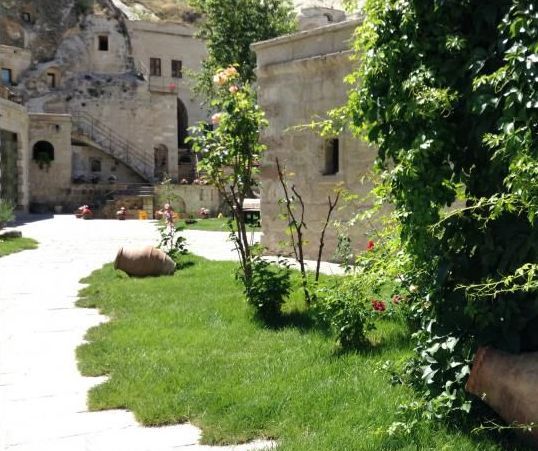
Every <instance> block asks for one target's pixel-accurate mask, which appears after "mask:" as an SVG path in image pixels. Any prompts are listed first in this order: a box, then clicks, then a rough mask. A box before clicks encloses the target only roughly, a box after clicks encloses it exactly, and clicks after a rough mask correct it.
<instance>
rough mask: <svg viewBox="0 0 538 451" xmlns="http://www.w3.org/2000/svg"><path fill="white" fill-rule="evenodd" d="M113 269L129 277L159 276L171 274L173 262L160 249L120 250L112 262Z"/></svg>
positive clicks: (173, 269) (149, 247)
mask: <svg viewBox="0 0 538 451" xmlns="http://www.w3.org/2000/svg"><path fill="white" fill-rule="evenodd" d="M114 268H115V269H121V270H122V271H125V272H126V273H127V274H129V275H130V276H140V277H142V276H159V275H167V274H173V273H174V271H175V269H176V264H175V262H174V261H173V260H172V259H171V258H170V257H169V256H168V255H166V254H165V253H164V252H163V251H161V250H160V249H156V248H154V247H152V246H146V247H143V248H131V249H129V248H127V249H126V248H123V247H122V248H120V250H119V251H118V254H117V255H116V260H115V261H114Z"/></svg>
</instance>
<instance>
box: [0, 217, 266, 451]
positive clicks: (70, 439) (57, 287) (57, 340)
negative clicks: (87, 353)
mask: <svg viewBox="0 0 538 451" xmlns="http://www.w3.org/2000/svg"><path fill="white" fill-rule="evenodd" d="M18 229H19V230H21V231H22V232H23V236H27V237H32V238H35V239H36V240H38V241H39V243H40V245H39V248H38V249H36V250H31V251H24V252H20V253H16V254H12V255H9V256H7V257H2V258H0V450H9V451H49V450H50V451H64V450H65V451H146V450H147V451H161V450H162V451H165V450H183V449H185V450H186V449H188V450H200V451H202V450H223V451H224V450H236V451H239V450H251V449H262V448H266V447H267V446H268V445H270V443H268V442H262V441H260V442H255V443H250V444H246V445H242V446H232V447H208V446H201V445H199V439H200V436H201V432H200V430H199V429H197V428H196V427H194V426H192V425H190V424H184V425H176V426H167V427H163V428H144V427H141V426H140V425H138V423H137V422H136V421H135V419H134V416H133V415H132V414H131V413H130V412H127V411H120V410H111V411H104V412H89V411H88V410H87V408H86V396H87V392H88V389H89V388H90V387H92V386H93V385H96V384H98V383H100V382H102V381H103V378H88V377H82V376H81V375H80V373H79V372H78V370H77V366H76V361H75V348H76V347H77V346H78V345H79V344H80V343H82V341H83V336H84V334H85V332H86V331H87V330H88V328H90V327H92V326H95V325H96V324H99V323H100V322H102V321H106V318H105V317H102V316H100V315H99V314H98V313H97V311H96V310H93V309H81V308H76V307H75V306H74V302H75V300H76V298H77V293H78V291H79V289H80V288H81V287H82V285H80V284H79V280H80V279H81V278H82V277H84V276H86V275H88V274H89V273H90V272H91V271H92V270H94V269H97V268H99V267H101V266H102V265H103V264H104V263H107V262H110V261H112V260H113V259H114V257H115V255H116V252H117V250H118V248H119V247H121V246H123V245H147V244H154V243H155V242H156V239H157V238H158V235H157V233H156V229H155V226H154V225H153V224H152V223H151V222H149V221H124V222H120V221H103V220H91V221H84V220H81V219H75V218H74V217H73V216H56V217H54V218H53V219H46V220H42V221H36V222H32V223H28V224H25V225H22V226H20V227H18ZM188 235H189V236H188V240H189V243H190V248H191V249H192V250H193V251H196V250H198V249H199V248H202V249H199V253H201V254H203V253H204V252H206V251H205V249H206V248H210V249H212V251H213V256H214V257H215V258H216V259H230V258H233V253H232V251H231V249H232V246H231V244H230V243H227V242H226V240H225V236H226V234H225V233H222V234H221V233H216V234H211V235H210V237H211V239H208V236H207V233H203V232H195V231H192V232H189V234H188Z"/></svg>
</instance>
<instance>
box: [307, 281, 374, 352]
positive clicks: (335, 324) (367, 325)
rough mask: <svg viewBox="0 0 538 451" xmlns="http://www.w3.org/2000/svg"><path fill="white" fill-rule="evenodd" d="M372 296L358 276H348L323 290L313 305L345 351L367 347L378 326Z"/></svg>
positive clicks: (321, 289)
mask: <svg viewBox="0 0 538 451" xmlns="http://www.w3.org/2000/svg"><path fill="white" fill-rule="evenodd" d="M370 299H371V293H370V289H369V287H368V286H367V285H365V284H364V283H363V280H362V279H361V278H359V277H354V276H347V277H345V279H344V280H342V281H338V282H337V283H335V284H334V285H333V286H329V287H323V288H320V290H319V292H318V296H317V300H316V303H315V304H314V307H315V310H316V313H317V316H318V318H319V319H320V320H321V321H322V322H323V323H325V324H328V325H329V326H330V327H331V329H332V331H333V333H334V334H335V335H336V338H337V341H338V344H339V345H340V346H341V347H342V348H344V349H354V348H360V347H362V346H364V345H365V344H366V343H367V342H368V340H367V335H366V334H367V333H368V332H369V331H371V330H373V329H374V327H375V323H374V320H375V314H376V313H375V311H374V310H373V308H372V305H371V303H370Z"/></svg>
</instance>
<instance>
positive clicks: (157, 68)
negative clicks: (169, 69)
mask: <svg viewBox="0 0 538 451" xmlns="http://www.w3.org/2000/svg"><path fill="white" fill-rule="evenodd" d="M149 74H150V75H154V76H156V77H160V76H161V59H160V58H150V59H149Z"/></svg>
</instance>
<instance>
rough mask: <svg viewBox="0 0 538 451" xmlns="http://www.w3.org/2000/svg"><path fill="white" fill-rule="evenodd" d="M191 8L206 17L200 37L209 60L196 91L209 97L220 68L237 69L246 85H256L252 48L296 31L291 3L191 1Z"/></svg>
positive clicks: (281, 0) (278, 0)
mask: <svg viewBox="0 0 538 451" xmlns="http://www.w3.org/2000/svg"><path fill="white" fill-rule="evenodd" d="M190 4H191V5H192V6H193V7H195V8H196V9H197V10H198V11H199V12H200V13H201V14H202V15H203V16H204V21H203V22H202V24H201V25H200V32H199V37H200V38H202V39H204V42H205V44H206V46H207V51H208V56H207V58H206V59H205V60H204V61H203V63H202V71H201V74H200V75H199V77H198V81H197V88H198V90H199V91H200V92H202V93H205V94H206V96H207V95H208V94H210V93H211V92H212V87H213V85H212V83H211V79H212V77H213V75H214V74H215V73H216V72H217V70H218V69H219V68H224V67H228V66H231V65H237V66H238V67H240V68H241V75H240V76H241V80H242V81H243V82H252V81H254V80H255V78H256V75H255V73H254V68H255V66H256V57H255V55H254V52H252V50H251V49H250V45H251V44H252V43H254V42H258V41H263V40H266V39H271V38H274V37H277V36H280V35H282V34H285V33H290V32H292V31H293V30H294V29H295V19H294V15H293V9H292V7H291V4H290V2H289V0H227V1H222V0H190Z"/></svg>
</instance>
